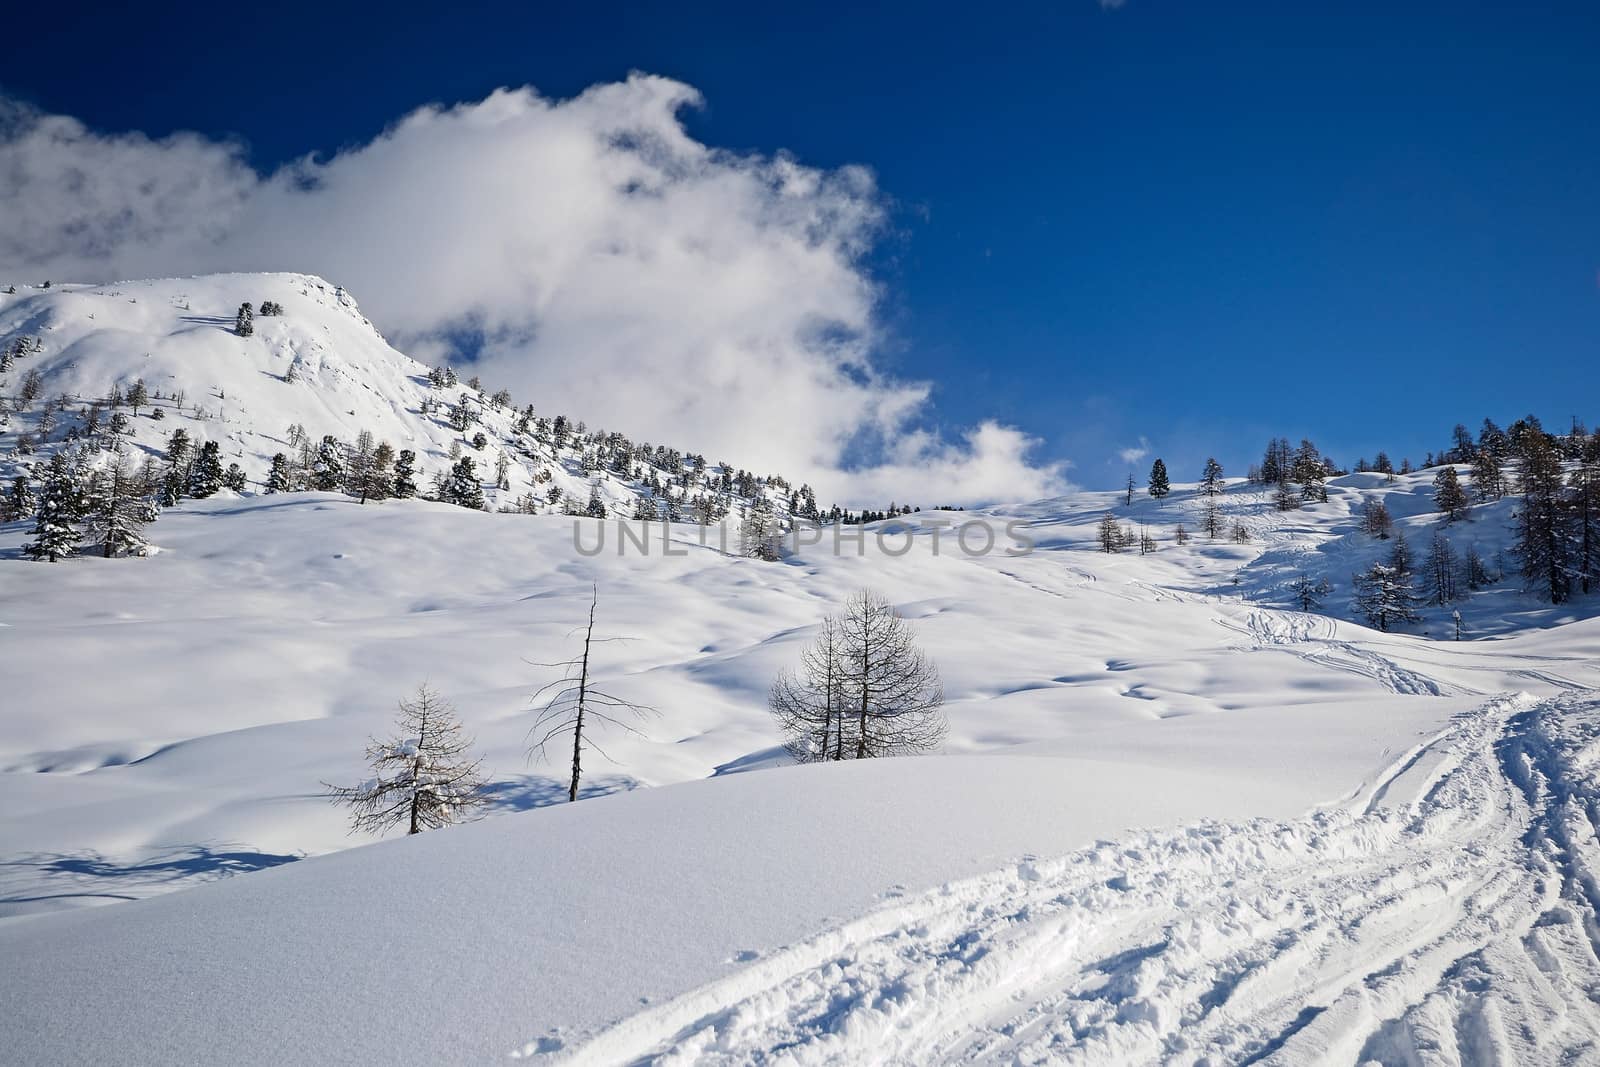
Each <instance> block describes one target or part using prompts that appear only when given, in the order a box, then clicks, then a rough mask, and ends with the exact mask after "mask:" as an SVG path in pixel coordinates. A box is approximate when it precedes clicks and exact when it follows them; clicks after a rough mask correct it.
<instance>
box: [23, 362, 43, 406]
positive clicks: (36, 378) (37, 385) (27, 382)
mask: <svg viewBox="0 0 1600 1067" xmlns="http://www.w3.org/2000/svg"><path fill="white" fill-rule="evenodd" d="M42 392H44V376H43V375H42V374H40V373H39V368H38V367H29V368H28V373H27V374H24V375H23V376H22V385H20V386H19V387H18V389H17V396H18V398H19V399H21V401H22V403H23V404H24V405H27V404H31V403H33V402H34V401H35V400H37V399H39V394H40V393H42Z"/></svg>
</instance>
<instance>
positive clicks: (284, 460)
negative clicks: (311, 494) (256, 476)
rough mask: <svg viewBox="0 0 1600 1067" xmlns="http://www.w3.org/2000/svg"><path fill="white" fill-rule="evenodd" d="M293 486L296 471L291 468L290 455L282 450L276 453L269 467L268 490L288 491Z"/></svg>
mask: <svg viewBox="0 0 1600 1067" xmlns="http://www.w3.org/2000/svg"><path fill="white" fill-rule="evenodd" d="M293 487H294V473H293V472H292V471H291V470H290V468H289V457H288V456H286V455H284V454H283V453H282V452H278V453H275V454H274V455H273V457H272V466H271V467H269V468H268V469H267V486H266V489H267V492H269V493H287V492H289V491H290V490H291V489H292V488H293Z"/></svg>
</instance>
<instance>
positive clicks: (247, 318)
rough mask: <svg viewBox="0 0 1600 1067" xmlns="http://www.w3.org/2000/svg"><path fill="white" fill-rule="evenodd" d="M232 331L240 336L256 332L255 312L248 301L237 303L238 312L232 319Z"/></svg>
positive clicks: (247, 335)
mask: <svg viewBox="0 0 1600 1067" xmlns="http://www.w3.org/2000/svg"><path fill="white" fill-rule="evenodd" d="M233 332H234V333H236V334H238V335H239V336H240V337H249V336H250V335H251V334H253V333H255V332H256V323H255V312H254V311H252V310H251V307H250V304H249V302H248V301H246V302H245V303H243V304H240V305H239V314H238V315H236V316H234V320H233Z"/></svg>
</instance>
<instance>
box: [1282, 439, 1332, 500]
mask: <svg viewBox="0 0 1600 1067" xmlns="http://www.w3.org/2000/svg"><path fill="white" fill-rule="evenodd" d="M1327 473H1328V468H1327V464H1326V462H1325V461H1324V460H1323V458H1322V453H1321V452H1319V451H1318V450H1317V446H1316V445H1314V444H1312V443H1311V441H1310V440H1309V439H1308V438H1301V439H1300V447H1299V448H1298V449H1297V450H1296V451H1295V454H1294V459H1293V460H1292V461H1291V462H1290V465H1289V479H1290V480H1291V481H1294V482H1298V483H1299V484H1300V499H1302V500H1305V501H1307V502H1312V501H1317V502H1326V501H1327V499H1328V487H1327V486H1326V485H1324V484H1323V482H1324V481H1325V480H1326V478H1327Z"/></svg>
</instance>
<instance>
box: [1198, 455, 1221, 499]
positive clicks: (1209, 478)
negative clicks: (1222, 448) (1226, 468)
mask: <svg viewBox="0 0 1600 1067" xmlns="http://www.w3.org/2000/svg"><path fill="white" fill-rule="evenodd" d="M1222 489H1223V485H1222V464H1220V463H1218V462H1217V461H1216V460H1215V459H1207V460H1206V468H1205V470H1204V471H1203V472H1202V473H1201V475H1200V491H1201V492H1202V493H1204V494H1205V495H1206V496H1216V495H1217V494H1218V493H1220V492H1222Z"/></svg>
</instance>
